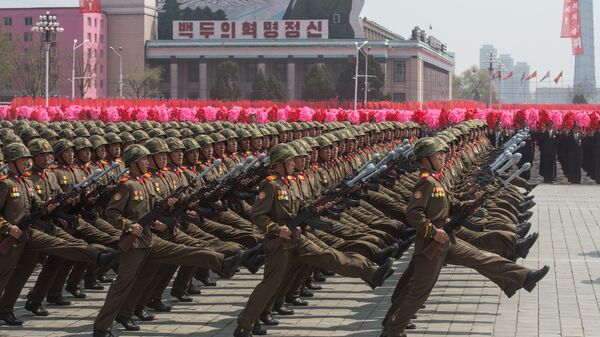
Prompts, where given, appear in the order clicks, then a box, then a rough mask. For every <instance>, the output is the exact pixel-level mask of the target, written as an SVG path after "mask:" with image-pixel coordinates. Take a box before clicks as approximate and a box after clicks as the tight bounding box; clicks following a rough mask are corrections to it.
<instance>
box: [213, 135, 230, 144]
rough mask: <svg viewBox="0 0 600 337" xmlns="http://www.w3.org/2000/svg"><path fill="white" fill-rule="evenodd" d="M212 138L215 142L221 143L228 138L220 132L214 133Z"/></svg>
mask: <svg viewBox="0 0 600 337" xmlns="http://www.w3.org/2000/svg"><path fill="white" fill-rule="evenodd" d="M210 138H212V139H213V140H214V141H215V143H221V142H226V141H227V139H226V138H225V137H224V136H223V135H222V134H220V133H213V134H212V135H210Z"/></svg>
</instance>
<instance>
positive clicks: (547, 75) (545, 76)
mask: <svg viewBox="0 0 600 337" xmlns="http://www.w3.org/2000/svg"><path fill="white" fill-rule="evenodd" d="M547 78H550V70H548V71H547V72H546V75H544V77H542V79H541V80H540V82H544V80H545V79H547Z"/></svg>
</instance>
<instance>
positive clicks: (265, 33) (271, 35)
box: [173, 20, 329, 40]
mask: <svg viewBox="0 0 600 337" xmlns="http://www.w3.org/2000/svg"><path fill="white" fill-rule="evenodd" d="M328 37H329V24H328V21H327V20H267V21H264V20H246V21H173V39H174V40H181V39H194V40H210V39H242V40H261V39H327V38H328Z"/></svg>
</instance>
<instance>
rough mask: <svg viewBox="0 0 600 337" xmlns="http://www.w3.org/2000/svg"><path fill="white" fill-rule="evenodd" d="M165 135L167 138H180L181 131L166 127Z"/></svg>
mask: <svg viewBox="0 0 600 337" xmlns="http://www.w3.org/2000/svg"><path fill="white" fill-rule="evenodd" d="M165 136H166V137H167V138H170V137H176V138H181V133H180V132H179V130H176V129H168V130H167V131H165Z"/></svg>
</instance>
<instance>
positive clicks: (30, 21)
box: [25, 16, 33, 26]
mask: <svg viewBox="0 0 600 337" xmlns="http://www.w3.org/2000/svg"><path fill="white" fill-rule="evenodd" d="M25 26H33V18H32V17H31V16H28V17H26V18H25Z"/></svg>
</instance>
